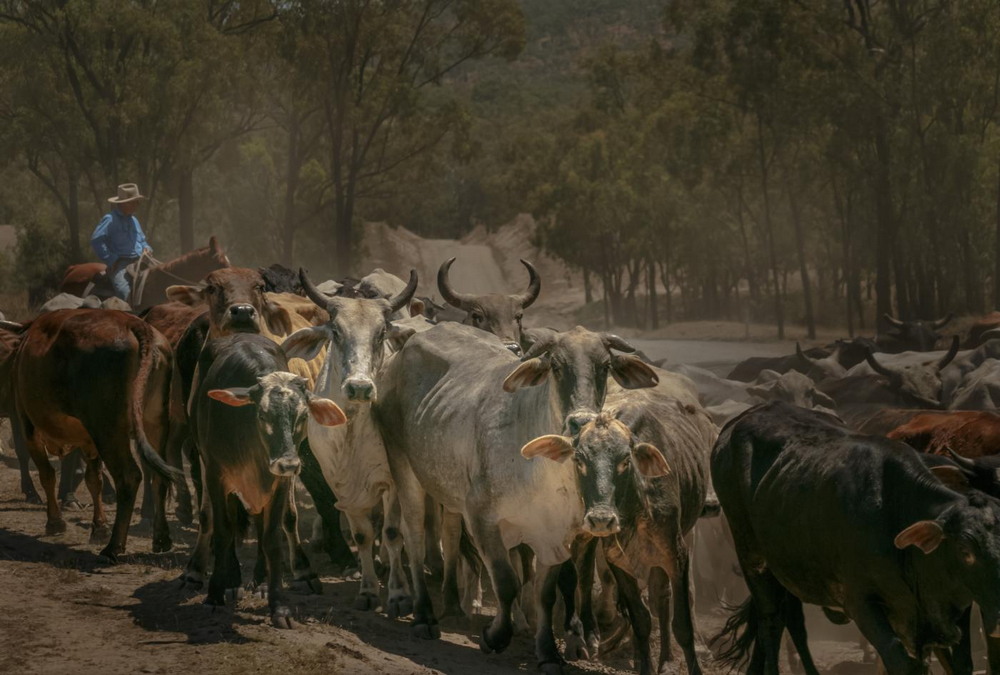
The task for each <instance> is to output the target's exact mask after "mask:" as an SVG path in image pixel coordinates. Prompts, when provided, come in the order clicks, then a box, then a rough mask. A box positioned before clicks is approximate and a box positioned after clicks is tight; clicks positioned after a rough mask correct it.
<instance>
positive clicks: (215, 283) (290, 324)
mask: <svg viewBox="0 0 1000 675" xmlns="http://www.w3.org/2000/svg"><path fill="white" fill-rule="evenodd" d="M264 289H265V283H264V279H263V278H262V277H261V276H260V273H259V272H257V271H256V270H252V269H247V268H240V267H231V268H228V269H223V270H216V271H214V272H212V273H211V274H209V275H207V276H206V277H205V279H204V281H203V282H202V284H201V285H200V286H185V285H178V286H171V287H170V288H168V289H167V296H168V297H169V298H170V299H171V300H172V301H175V302H181V303H184V304H188V305H191V306H202V305H204V306H205V308H206V310H207V313H206V316H205V318H204V319H203V320H202V319H199V320H196V321H195V322H193V323H192V324H191V326H189V328H188V333H191V335H190V336H188V335H185V336H184V337H182V339H181V341H180V343H179V345H178V350H177V362H178V366H179V370H180V371H181V372H180V373H179V377H180V379H181V386H180V387H179V388H180V390H181V395H189V393H190V391H191V390H192V389H193V388H194V387H193V386H192V384H193V382H194V378H195V367H194V366H195V364H196V363H197V355H198V353H199V352H200V350H201V348H202V344H203V343H204V341H205V339H207V338H216V337H224V336H226V335H230V334H232V333H259V334H261V335H264V336H265V337H268V338H270V339H271V340H272V341H274V342H276V343H280V342H281V341H283V340H284V338H285V337H287V336H289V335H291V334H292V333H293V332H294V331H295V330H297V329H299V328H307V327H309V326H310V325H312V324H311V323H310V321H308V320H306V319H305V318H303V317H302V316H300V315H298V314H297V313H296V312H295V307H297V306H298V305H299V304H300V303H302V302H303V299H302V298H299V297H298V296H292V297H291V298H288V297H285V296H284V294H280V293H279V294H270V293H266V292H265V290H264ZM286 300H287V301H293V300H294V303H295V304H294V305H291V307H292V308H291V309H289V308H288V307H286V306H285V304H284V303H285V301H286ZM309 306H310V307H311V311H315V312H319V308H317V307H315V305H314V304H313V303H309ZM316 316H317V317H318V316H319V315H318V314H316ZM321 363H322V360H321V359H314V360H312V361H309V362H305V361H302V360H301V359H290V360H289V368H290V369H291V372H294V373H296V374H297V375H301V376H303V377H305V378H306V379H307V380H309V382H310V383H314V382H315V380H316V375H317V374H318V372H319V368H320V364H321ZM299 454H300V458H301V460H302V462H303V469H302V473H301V474H300V478H301V480H302V483H303V485H305V487H306V489H307V490H308V491H309V494H310V495H311V496H312V498H313V502H314V503H315V505H316V511H317V513H319V515H320V516H321V517H322V518H323V528H324V537H323V544H324V546H325V548H326V551H327V553H328V554H329V555H330V558H331V560H333V562H334V564H336V565H338V566H349V565H352V564H353V563H354V555H353V553H351V550H350V548H349V547H348V546H347V543H346V542H345V541H344V538H343V535H342V533H341V531H340V518H339V515H338V513H337V510H336V507H335V504H336V497H335V496H334V494H333V492H332V491H331V490H330V487H329V485H327V483H326V481H325V480H324V479H323V475H322V471H321V469H320V467H319V464H318V463H317V461H316V458H315V457H314V456H313V454H312V451H311V450H310V449H309V447H308V443H304V444H303V447H301V448H299ZM196 484H197V482H196ZM289 513H290V516H289V517H295V514H296V509H295V507H294V504H293V505H292V506H291V507H290V509H289ZM296 536H297V535H296ZM187 581H189V582H190V583H192V584H193V585H195V586H197V585H198V584H199V583H201V580H200V579H198V578H192V579H188V580H187Z"/></svg>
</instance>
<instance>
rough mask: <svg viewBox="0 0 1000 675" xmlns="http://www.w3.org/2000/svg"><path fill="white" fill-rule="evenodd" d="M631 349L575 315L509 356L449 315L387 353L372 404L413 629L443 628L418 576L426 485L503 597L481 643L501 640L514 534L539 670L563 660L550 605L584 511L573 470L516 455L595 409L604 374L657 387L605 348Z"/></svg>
mask: <svg viewBox="0 0 1000 675" xmlns="http://www.w3.org/2000/svg"><path fill="white" fill-rule="evenodd" d="M631 350H632V348H631V346H630V345H628V343H626V342H625V341H624V340H621V338H618V337H616V336H612V335H607V334H597V333H591V332H590V331H587V330H585V329H583V328H580V327H577V328H576V329H574V330H571V331H567V332H565V333H560V334H558V335H556V336H555V337H554V338H553V340H552V341H546V342H543V343H536V344H535V346H534V347H532V349H531V350H530V351H528V352H527V353H526V354H525V355H524V357H523V361H520V362H519V361H518V360H517V358H516V357H515V356H514V355H513V354H512V353H511V352H510V350H508V349H507V348H506V346H505V344H504V342H502V341H501V340H500V339H498V338H497V337H495V336H492V335H487V334H485V333H484V332H483V331H481V330H478V329H475V328H472V327H470V326H464V325H460V324H454V323H445V324H439V325H437V326H435V327H433V328H431V329H430V330H427V331H425V332H423V333H419V334H417V335H414V336H413V337H411V338H410V339H409V341H407V342H406V344H405V345H404V346H403V349H402V350H401V351H400V352H399V353H398V354H397V355H396V356H395V357H394V358H393V359H391V360H390V361H389V362H388V363H387V364H386V365H385V367H384V368H383V371H382V376H381V377H380V378H379V383H378V384H379V387H380V390H381V391H382V393H381V395H380V400H379V402H378V403H377V404H376V405H375V407H374V414H375V421H376V424H377V425H378V428H379V429H380V431H381V434H382V437H383V440H384V442H385V446H386V452H387V456H388V459H389V467H390V470H391V472H392V477H393V480H394V481H395V484H396V487H397V490H398V493H399V500H400V505H401V507H402V514H403V534H404V540H405V543H406V548H407V554H408V555H409V557H410V567H411V572H412V583H413V590H414V596H415V597H414V619H413V623H412V627H413V631H414V634H416V635H417V636H418V637H422V638H436V637H439V636H440V629H439V628H438V626H437V618H436V617H435V615H434V610H433V607H432V604H431V600H430V596H429V595H428V593H427V587H426V584H425V580H424V576H423V573H424V568H423V565H424V556H425V547H426V541H425V535H424V529H423V528H424V510H425V495H427V494H429V495H431V496H432V497H433V498H434V499H435V500H436V501H437V502H439V503H440V504H441V505H442V506H443V507H444V509H445V510H446V511H449V512H451V513H456V514H460V515H461V516H462V518H463V520H464V523H465V525H466V526H467V527H468V530H469V534H470V535H471V538H472V540H473V541H474V542H475V545H476V549H477V550H478V551H479V553H480V555H481V557H482V558H483V560H484V562H485V564H486V566H487V568H488V569H489V571H490V576H491V578H492V581H493V587H494V591H495V594H496V597H497V599H498V602H499V605H500V606H499V608H498V611H497V614H496V616H495V618H494V619H493V621H492V622H491V624H490V625H489V626H487V627H486V628H485V629H484V631H483V636H482V642H481V644H480V647H481V649H482V650H483V651H485V652H491V651H497V652H499V651H502V650H503V649H505V648H506V647H507V646H508V645H509V644H510V640H511V635H512V631H513V625H512V621H511V608H512V604H513V602H514V600H515V598H516V596H517V593H518V586H519V582H518V580H517V575H516V574H515V572H514V569H513V567H512V566H511V564H510V560H509V557H508V551H509V550H510V549H511V548H513V547H514V546H516V545H518V544H521V543H524V544H527V545H528V546H529V547H530V548H531V549H532V550H533V551H534V553H535V556H536V561H537V575H538V578H539V579H540V580H541V581H540V582H539V583H538V584H537V588H538V590H539V596H538V597H539V605H538V607H539V609H540V610H541V612H542V614H541V615H540V616H539V617H538V619H537V621H538V629H537V632H536V641H535V649H536V655H537V657H538V660H539V663H540V664H541V666H542V668H543V669H544V670H546V671H549V672H555V671H558V670H559V665H558V664H559V663H560V662H561V658H560V656H559V652H558V650H557V649H556V646H555V640H554V638H553V634H552V621H551V618H552V605H553V603H554V601H555V589H556V584H557V583H558V581H559V576H560V575H559V572H560V564H561V563H563V562H564V561H565V560H567V558H568V557H569V545H570V544H571V542H572V541H573V539H574V537H575V536H576V533H577V531H578V528H579V526H580V523H581V519H582V517H583V513H582V509H581V504H580V498H579V493H578V492H577V487H576V476H575V469H572V467H565V466H564V465H560V464H556V463H553V462H548V461H537V462H523V460H521V458H520V456H519V455H518V448H520V447H522V446H523V445H524V444H525V443H527V442H528V441H531V440H533V439H534V438H536V437H538V436H540V435H543V434H547V433H558V432H565V431H569V432H570V433H572V434H575V431H576V430H578V429H579V428H580V426H582V424H581V423H585V421H586V420H587V419H589V416H590V415H592V414H593V413H595V412H597V411H599V410H600V409H601V406H602V405H603V403H604V399H605V394H606V391H607V378H608V376H609V375H612V376H613V377H614V378H615V379H616V380H617V381H619V383H621V384H622V385H623V386H626V387H630V388H639V387H646V386H652V385H655V384H656V382H657V377H656V374H655V373H654V372H653V370H652V369H651V368H650V367H649V366H647V365H646V364H645V363H643V362H642V361H641V360H639V359H638V358H636V357H634V356H630V355H627V354H616V353H614V352H615V351H631ZM446 553H447V554H448V555H451V554H453V552H451V553H449V552H446ZM446 569H448V567H447V566H446ZM456 600H457V599H456ZM447 602H448V599H447V598H446V604H447ZM566 626H567V628H568V629H569V630H568V633H567V640H568V641H569V642H568V645H567V648H568V653H570V654H571V655H573V654H574V653H575V652H576V651H577V650H578V649H582V640H583V636H582V627H581V626H580V624H579V619H578V618H576V617H571V616H569V615H567V618H566Z"/></svg>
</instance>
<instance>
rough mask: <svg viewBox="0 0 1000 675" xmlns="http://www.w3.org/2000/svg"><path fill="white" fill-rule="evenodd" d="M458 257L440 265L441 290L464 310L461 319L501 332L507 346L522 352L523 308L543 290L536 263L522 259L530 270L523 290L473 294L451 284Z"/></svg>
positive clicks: (499, 334)
mask: <svg viewBox="0 0 1000 675" xmlns="http://www.w3.org/2000/svg"><path fill="white" fill-rule="evenodd" d="M454 262H455V258H450V259H448V260H446V261H445V262H444V263H443V264H442V265H441V268H440V269H438V277H437V283H438V291H440V293H441V297H442V298H444V301H445V302H447V303H448V304H449V305H451V306H453V307H455V308H457V309H460V310H462V311H463V312H465V319H464V320H463V321H462V323H464V324H467V325H469V326H475V327H476V328H480V329H482V330H485V331H487V332H490V333H493V334H494V335H496V336H498V337H499V338H500V339H501V340H502V341H503V343H504V344H505V345H507V348H508V349H510V350H511V351H512V352H514V353H515V354H520V353H521V318H522V316H523V314H524V310H526V309H527V308H528V307H530V306H531V304H532V303H533V302H535V300H537V299H538V294H539V293H540V292H541V290H542V279H541V277H539V276H538V272H536V271H535V267H534V265H532V264H531V263H530V262H528V261H527V260H524V259H522V260H521V264H522V265H524V266H525V267H526V268H527V270H528V288H527V289H526V290H525V291H524V293H515V294H513V295H503V294H500V293H488V294H485V295H470V294H466V293H459V292H457V291H455V290H454V289H453V288H452V287H451V282H449V280H448V272H449V270H450V269H451V266H452V263H454Z"/></svg>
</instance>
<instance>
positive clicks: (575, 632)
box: [538, 558, 590, 661]
mask: <svg viewBox="0 0 1000 675" xmlns="http://www.w3.org/2000/svg"><path fill="white" fill-rule="evenodd" d="M538 576H541V575H538ZM578 581H579V580H578V578H577V573H576V564H575V563H574V562H573V559H572V558H570V559H569V560H567V561H566V562H564V563H563V564H562V565H560V566H559V580H558V583H559V592H560V593H561V594H562V597H563V606H564V607H565V610H566V612H565V618H564V622H563V638H564V639H565V640H566V659H567V660H569V661H576V660H577V659H586V658H589V657H590V655H589V654H588V653H587V643H586V640H584V637H583V635H584V634H583V623H582V622H581V621H580V617H579V615H578V614H577V612H576V587H577V585H578Z"/></svg>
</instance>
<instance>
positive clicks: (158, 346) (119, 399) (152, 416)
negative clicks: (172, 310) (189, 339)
mask: <svg viewBox="0 0 1000 675" xmlns="http://www.w3.org/2000/svg"><path fill="white" fill-rule="evenodd" d="M11 367H12V377H13V379H12V386H13V391H14V400H15V403H16V408H17V415H18V418H19V422H20V424H21V425H22V429H23V430H24V437H25V441H26V442H27V445H28V450H29V452H30V453H31V457H32V459H33V460H34V462H35V466H37V467H38V475H39V480H40V481H41V483H42V487H43V488H44V490H45V496H46V502H47V505H48V518H47V522H46V526H45V531H46V533H47V534H58V533H61V532H64V531H65V530H66V522H65V521H64V520H63V519H62V514H61V513H60V510H59V503H58V501H57V500H56V492H55V472H54V471H53V469H52V465H51V464H50V463H49V461H48V457H47V455H46V453H48V454H52V455H55V456H57V457H61V456H63V455H65V454H66V453H67V452H69V451H70V450H72V449H73V448H75V447H78V448H80V449H81V450H82V451H83V456H84V458H85V459H86V463H87V470H86V481H87V487H88V489H89V490H90V494H91V497H92V498H93V501H94V524H93V530H92V532H91V537H90V540H91V543H101V542H103V541H105V540H108V527H107V519H106V517H105V515H104V507H103V504H102V503H101V483H102V478H101V462H102V461H103V463H104V464H105V465H106V466H107V468H108V471H109V472H110V473H111V477H112V479H113V480H114V483H115V492H116V496H117V509H116V514H115V523H114V527H113V530H112V531H111V533H110V540H109V541H108V544H107V546H105V548H104V550H103V551H101V555H103V556H105V557H107V558H108V559H110V560H111V561H116V560H117V558H118V555H119V554H120V553H123V552H124V551H125V540H126V538H127V536H128V527H129V521H130V519H131V517H132V509H133V507H134V506H135V498H136V494H137V492H138V488H139V483H140V481H141V480H142V474H141V472H140V470H139V466H138V465H137V464H136V457H135V455H134V454H133V453H136V454H138V456H139V457H141V459H142V462H144V463H145V464H147V465H149V466H151V467H152V468H153V469H155V470H156V472H157V473H158V474H159V475H158V477H157V480H156V483H157V487H158V489H160V490H161V491H163V492H165V491H166V487H167V486H166V483H164V482H163V481H162V478H164V477H165V478H169V479H174V478H176V477H177V476H178V475H179V474H178V472H177V470H176V469H174V468H172V467H170V466H169V465H167V464H166V463H165V462H164V461H163V459H162V458H161V457H160V455H159V454H158V453H157V451H156V449H154V445H155V446H157V447H158V446H159V445H160V444H161V443H162V442H163V441H164V440H165V438H166V431H167V424H168V421H167V399H168V387H169V383H170V367H171V353H170V345H169V344H168V343H167V340H166V338H164V337H163V336H162V335H160V334H159V333H158V332H157V331H156V330H155V329H153V328H152V326H150V325H149V324H147V323H145V322H143V321H141V320H140V319H138V318H136V317H134V316H132V315H130V314H126V313H124V312H118V311H114V310H94V309H70V310H60V311H56V312H52V313H49V314H45V315H42V316H40V317H38V318H37V319H35V320H34V321H32V322H31V323H30V324H28V325H27V326H26V327H25V331H24V334H23V337H22V341H21V344H20V347H19V348H18V351H17V352H16V353H15V355H14V358H13V364H12V366H11ZM169 538H170V535H169V532H168V531H167V529H166V519H165V517H164V514H163V512H162V510H159V512H158V513H157V514H156V515H155V518H154V535H153V549H154V550H165V548H164V546H166V547H169Z"/></svg>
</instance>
